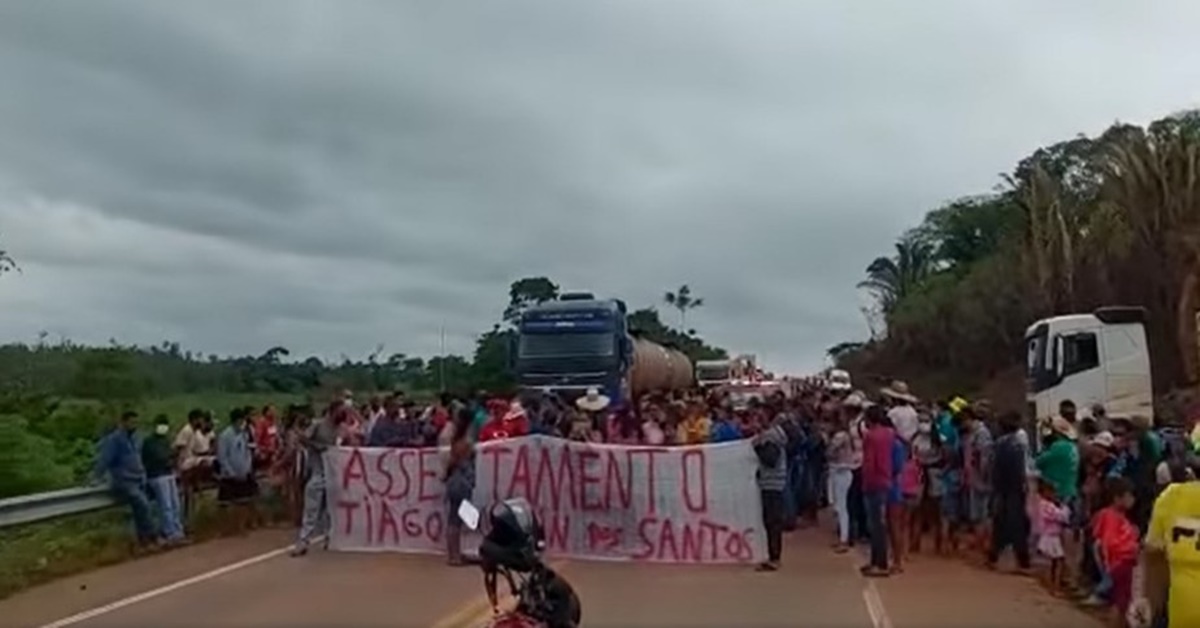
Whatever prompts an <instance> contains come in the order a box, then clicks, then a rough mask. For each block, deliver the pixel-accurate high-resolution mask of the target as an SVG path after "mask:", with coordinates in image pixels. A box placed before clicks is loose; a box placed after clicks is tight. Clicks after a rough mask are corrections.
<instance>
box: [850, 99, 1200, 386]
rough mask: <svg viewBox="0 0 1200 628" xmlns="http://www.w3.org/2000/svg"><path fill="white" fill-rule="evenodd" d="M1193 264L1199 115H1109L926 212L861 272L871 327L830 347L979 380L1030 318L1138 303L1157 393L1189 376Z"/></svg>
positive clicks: (1199, 243)
mask: <svg viewBox="0 0 1200 628" xmlns="http://www.w3.org/2000/svg"><path fill="white" fill-rule="evenodd" d="M1198 271H1200V112H1196V111H1187V112H1183V113H1178V114H1174V115H1169V116H1166V117H1164V118H1161V119H1159V120H1155V121H1154V122H1152V123H1150V124H1149V125H1147V126H1144V127H1143V126H1138V125H1133V124H1125V123H1116V124H1113V125H1112V126H1111V127H1109V128H1108V129H1107V130H1105V131H1104V132H1103V133H1101V134H1099V135H1097V136H1095V137H1088V136H1084V135H1080V136H1078V137H1075V138H1071V139H1068V140H1064V141H1061V142H1058V143H1055V144H1052V145H1050V146H1046V147H1043V148H1039V149H1037V150H1036V151H1034V152H1033V153H1032V154H1030V155H1029V156H1027V157H1025V158H1024V159H1022V160H1021V161H1019V162H1018V163H1017V164H1016V165H1015V167H1014V168H1013V170H1012V172H1010V173H1008V174H1005V175H1003V176H1002V177H1001V180H1000V182H999V184H998V185H997V187H996V189H994V190H993V191H991V192H988V193H984V194H980V195H978V196H971V197H967V198H960V199H957V200H954V201H951V202H949V203H946V204H945V205H943V206H941V207H938V208H936V209H934V210H932V211H930V212H929V213H927V214H926V216H925V218H924V220H923V221H922V222H921V223H920V224H919V225H917V226H916V227H914V228H912V229H910V230H909V231H907V232H905V233H903V234H902V235H901V236H900V237H899V238H898V239H897V241H896V242H895V245H894V250H893V251H892V252H891V253H890V254H888V255H883V256H880V257H878V258H876V259H875V260H873V261H872V262H871V263H870V264H869V265H868V266H867V268H866V277H865V279H864V280H863V281H862V282H861V283H860V284H859V286H860V288H862V289H865V290H867V291H869V292H870V294H871V295H873V297H874V304H875V305H874V308H872V309H870V310H869V311H868V312H867V315H868V320H869V321H870V323H871V325H870V326H871V328H872V337H871V338H870V339H869V340H868V341H866V342H843V343H840V344H838V345H835V346H833V347H830V349H829V353H830V356H831V357H832V358H833V359H834V360H835V361H836V362H838V363H839V364H840V365H842V366H844V367H848V368H850V369H851V370H858V371H860V372H867V373H875V374H886V373H892V374H895V373H898V372H902V371H905V370H908V371H910V372H912V371H925V372H942V373H953V374H955V379H956V380H958V381H959V383H960V384H961V385H963V386H977V385H979V384H980V383H982V382H983V381H984V380H986V379H987V378H989V377H992V376H994V375H995V374H997V373H998V372H999V371H1001V370H1003V369H1005V368H1007V367H1011V366H1012V365H1013V364H1014V363H1017V362H1023V340H1024V332H1025V330H1026V328H1027V326H1028V325H1030V324H1031V323H1032V322H1033V321H1035V320H1037V319H1039V318H1043V317H1046V316H1052V315H1058V314H1067V313H1080V312H1090V311H1092V310H1093V309H1094V308H1096V307H1098V306H1103V305H1139V306H1144V307H1145V308H1146V309H1147V311H1148V323H1147V329H1146V331H1147V335H1148V338H1149V342H1150V346H1151V359H1152V362H1153V369H1154V374H1155V383H1156V387H1157V388H1158V389H1159V391H1160V392H1161V391H1164V390H1166V389H1171V388H1176V387H1182V386H1186V385H1190V384H1193V383H1195V382H1196V380H1197V375H1198V373H1197V371H1198V366H1200V365H1198V364H1197V362H1198V359H1197V358H1198V353H1197V325H1196V319H1195V312H1196V309H1197V296H1198V295H1197V289H1198V287H1200V286H1198V285H1197V282H1198V281H1200V274H1198Z"/></svg>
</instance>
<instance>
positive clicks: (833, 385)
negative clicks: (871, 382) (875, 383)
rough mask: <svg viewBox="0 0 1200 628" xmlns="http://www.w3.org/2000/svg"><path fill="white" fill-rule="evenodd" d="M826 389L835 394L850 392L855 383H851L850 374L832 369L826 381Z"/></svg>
mask: <svg viewBox="0 0 1200 628" xmlns="http://www.w3.org/2000/svg"><path fill="white" fill-rule="evenodd" d="M825 387H826V388H828V389H829V390H832V391H834V392H850V390H851V389H853V388H854V383H853V382H851V381H850V374H849V373H847V372H846V371H843V370H842V369H831V370H830V371H829V375H828V376H827V377H826V379H825Z"/></svg>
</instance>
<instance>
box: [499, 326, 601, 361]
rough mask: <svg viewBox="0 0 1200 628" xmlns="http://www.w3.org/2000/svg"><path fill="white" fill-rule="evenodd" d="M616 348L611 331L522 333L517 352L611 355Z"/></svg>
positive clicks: (558, 355)
mask: <svg viewBox="0 0 1200 628" xmlns="http://www.w3.org/2000/svg"><path fill="white" fill-rule="evenodd" d="M615 348H616V343H615V342H614V341H613V333H612V332H611V331H610V332H573V333H562V334H522V335H521V341H520V344H519V346H518V348H517V353H518V355H519V356H520V357H522V358H563V357H574V356H585V355H588V356H609V355H612V354H613V350H614V349H615Z"/></svg>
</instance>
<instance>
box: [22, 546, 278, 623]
mask: <svg viewBox="0 0 1200 628" xmlns="http://www.w3.org/2000/svg"><path fill="white" fill-rule="evenodd" d="M291 550H292V546H291V545H288V546H287V547H281V548H279V549H276V550H271V551H269V552H267V553H265V554H259V555H258V556H251V557H250V558H247V559H245V560H241V561H238V562H236V563H231V564H229V565H225V566H224V567H218V568H216V569H213V570H212V571H206V572H204V573H202V574H199V575H196V576H192V577H190V578H184V579H183V580H180V581H178V582H173V583H171V584H168V585H165V586H161V587H158V588H157V589H151V590H149V591H145V592H142V593H138V594H137V595H131V596H129V597H127V598H124V599H120V600H117V601H116V602H112V603H109V604H105V605H104V606H97V607H96V608H93V609H90V610H86V611H83V612H80V613H76V614H74V615H71V616H70V617H64V618H62V619H59V620H57V621H53V622H50V623H48V624H45V625H43V626H40V627H39V628H64V627H65V626H71V625H73V624H78V623H79V622H83V621H87V620H89V619H91V618H93V617H99V616H100V615H105V614H108V613H111V612H113V611H115V610H118V609H122V608H125V607H126V606H132V605H134V604H137V603H139V602H145V601H146V600H149V599H152V598H156V597H159V596H160V595H166V594H167V593H170V592H172V591H178V590H179V589H182V588H185V587H190V586H192V585H193V584H199V583H201V582H204V581H206V580H212V579H214V578H220V577H221V576H223V575H225V574H227V573H232V572H235V571H238V570H239V569H245V568H246V567H250V566H252V565H257V564H258V563H262V562H266V561H268V560H271V559H272V558H277V557H279V556H282V555H284V554H286V553H288V552H290V551H291Z"/></svg>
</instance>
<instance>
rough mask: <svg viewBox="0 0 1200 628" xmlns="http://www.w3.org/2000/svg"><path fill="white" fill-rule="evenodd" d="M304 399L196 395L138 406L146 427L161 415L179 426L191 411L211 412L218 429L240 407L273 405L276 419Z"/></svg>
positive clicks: (232, 394) (150, 400)
mask: <svg viewBox="0 0 1200 628" xmlns="http://www.w3.org/2000/svg"><path fill="white" fill-rule="evenodd" d="M304 399H305V397H304V395H288V394H284V393H268V394H260V393H198V394H190V395H172V396H170V397H162V398H158V399H148V400H146V401H144V402H142V404H141V405H140V407H139V408H138V410H139V411H140V412H141V418H142V422H143V424H149V422H151V421H153V420H154V417H156V416H158V415H159V414H165V415H167V417H168V418H170V419H171V425H182V424H183V422H184V421H185V420H186V419H187V414H188V412H190V411H191V410H193V409H195V408H200V409H202V410H212V412H213V416H214V417H215V418H216V421H217V424H218V425H223V424H225V423H226V422H227V421H228V420H229V412H230V411H231V410H233V409H234V408H240V407H242V406H253V407H255V408H261V407H263V406H265V405H267V404H274V406H275V408H276V410H278V412H279V414H280V416H282V415H283V412H284V411H285V410H287V406H288V405H289V404H293V403H301V402H303V401H304Z"/></svg>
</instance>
